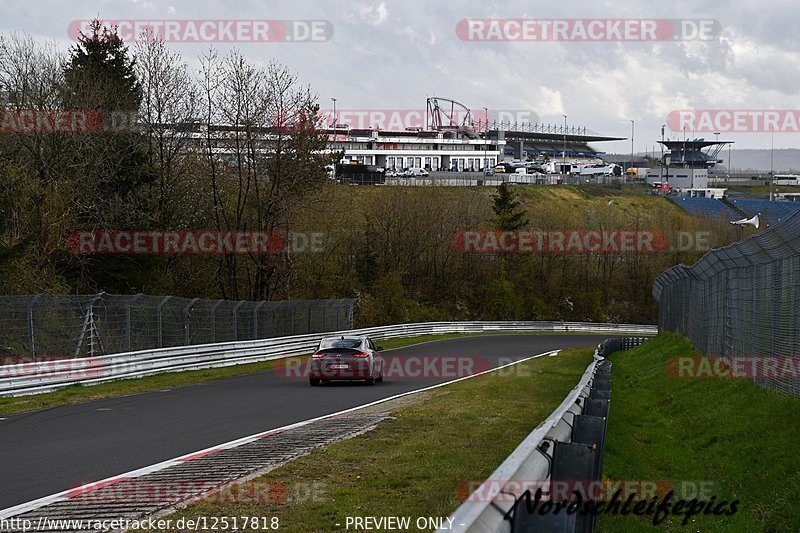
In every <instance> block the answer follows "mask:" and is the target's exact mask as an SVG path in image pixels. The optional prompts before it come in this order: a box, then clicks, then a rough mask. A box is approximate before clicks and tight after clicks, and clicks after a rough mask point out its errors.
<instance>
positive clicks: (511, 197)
mask: <svg viewBox="0 0 800 533" xmlns="http://www.w3.org/2000/svg"><path fill="white" fill-rule="evenodd" d="M492 198H493V199H494V205H493V206H492V210H494V214H495V215H496V218H495V224H496V225H497V229H501V230H516V229H520V228H523V227H525V226H526V225H527V224H528V220H527V217H526V216H525V210H524V209H523V208H521V207H520V206H521V202H520V201H519V199H518V198H517V194H516V193H515V192H514V191H513V190H512V189H511V187H510V186H509V185H508V183H506V182H502V183H501V184H500V185H498V186H497V189H496V193H495V194H494V196H493V197H492Z"/></svg>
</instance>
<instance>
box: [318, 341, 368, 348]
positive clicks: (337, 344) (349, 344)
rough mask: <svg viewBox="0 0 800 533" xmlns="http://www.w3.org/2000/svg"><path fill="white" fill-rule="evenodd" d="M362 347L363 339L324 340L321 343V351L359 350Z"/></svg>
mask: <svg viewBox="0 0 800 533" xmlns="http://www.w3.org/2000/svg"><path fill="white" fill-rule="evenodd" d="M360 347H361V339H348V338H344V339H341V338H340V339H322V342H321V343H320V346H319V349H320V350H331V349H342V348H344V349H350V350H353V349H357V348H360Z"/></svg>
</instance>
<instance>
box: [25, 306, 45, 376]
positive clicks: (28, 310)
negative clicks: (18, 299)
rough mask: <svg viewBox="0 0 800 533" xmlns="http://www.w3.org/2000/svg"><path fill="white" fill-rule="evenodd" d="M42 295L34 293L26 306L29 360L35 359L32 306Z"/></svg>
mask: <svg viewBox="0 0 800 533" xmlns="http://www.w3.org/2000/svg"><path fill="white" fill-rule="evenodd" d="M41 297H42V295H41V294H35V295H34V296H33V298H31V300H30V301H29V302H28V306H27V308H26V310H25V311H26V313H25V318H26V321H27V325H28V355H30V357H31V361H35V360H36V342H35V341H36V340H35V339H34V336H33V307H34V306H35V305H36V302H38V301H39V299H40V298H41Z"/></svg>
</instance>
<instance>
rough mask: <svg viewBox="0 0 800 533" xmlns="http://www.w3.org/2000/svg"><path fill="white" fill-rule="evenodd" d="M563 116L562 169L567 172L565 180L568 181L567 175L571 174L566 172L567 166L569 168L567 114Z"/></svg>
mask: <svg viewBox="0 0 800 533" xmlns="http://www.w3.org/2000/svg"><path fill="white" fill-rule="evenodd" d="M561 116H563V117H564V152H563V154H562V155H563V157H562V161H561V169H562V170H563V171H564V172H565V174H564V181H565V182H566V181H567V176H568V175H569V173H568V172H566V168H567V115H561Z"/></svg>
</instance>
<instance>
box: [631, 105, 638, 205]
mask: <svg viewBox="0 0 800 533" xmlns="http://www.w3.org/2000/svg"><path fill="white" fill-rule="evenodd" d="M634 126H635V122H634V121H633V120H631V169H633V135H634V132H635V129H634ZM633 172H634V171H633V170H631V177H632V178H633V188H634V190H636V177H637V176H636V175H635V174H634V173H633Z"/></svg>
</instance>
